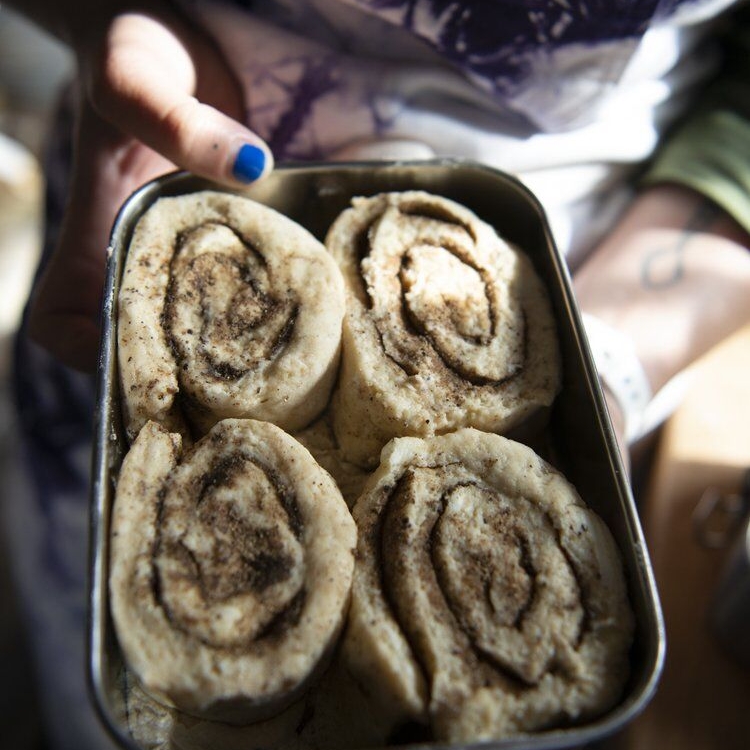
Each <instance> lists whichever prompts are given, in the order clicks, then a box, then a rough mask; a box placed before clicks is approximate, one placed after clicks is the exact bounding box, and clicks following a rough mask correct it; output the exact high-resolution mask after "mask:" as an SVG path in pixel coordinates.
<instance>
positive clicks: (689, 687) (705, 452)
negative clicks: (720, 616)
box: [612, 325, 750, 750]
mask: <svg viewBox="0 0 750 750" xmlns="http://www.w3.org/2000/svg"><path fill="white" fill-rule="evenodd" d="M748 468H750V325H749V326H747V327H746V328H745V329H743V330H742V331H741V332H740V333H739V334H736V335H735V336H733V337H732V338H731V339H729V340H728V341H727V342H725V343H724V344H722V345H721V346H720V347H719V348H718V349H716V350H714V351H713V352H712V353H711V354H710V355H709V356H708V357H707V358H705V359H704V360H703V361H702V362H701V363H700V365H699V366H698V367H697V368H696V372H695V380H694V381H693V382H692V384H691V387H690V392H689V394H688V397H687V400H686V401H685V403H684V404H683V405H682V406H681V407H680V409H679V410H678V411H677V412H676V413H675V414H674V416H673V417H672V418H671V419H670V420H669V422H668V423H667V424H666V425H665V427H664V429H663V432H662V436H661V438H660V441H659V445H658V447H657V449H656V455H655V459H654V466H653V469H652V472H651V475H650V480H649V483H648V486H647V488H646V490H645V493H644V497H643V499H642V501H641V508H642V510H641V513H642V519H643V524H644V531H645V534H646V539H647V542H648V547H649V550H650V554H651V559H652V562H653V565H654V572H655V575H656V580H657V585H658V588H659V593H660V597H661V601H662V606H663V609H664V618H665V623H666V630H667V658H666V663H665V669H664V673H663V677H662V680H661V682H660V686H659V689H658V691H657V693H656V696H655V697H654V699H653V701H652V702H651V703H650V704H649V706H648V707H647V708H646V710H645V711H644V713H643V714H642V715H641V716H640V717H639V718H638V719H636V720H635V721H634V722H633V723H632V724H631V725H630V727H629V728H628V730H627V731H626V732H625V733H624V734H623V735H622V736H620V737H618V738H616V740H617V741H614V742H612V746H618V747H619V746H620V745H623V746H624V747H627V748H634V749H635V748H638V750H651V749H652V748H653V749H654V750H656V749H657V748H658V749H659V750H672V749H673V748H674V750H677V749H679V750H707V749H708V748H717V749H718V748H721V750H735V749H736V750H740V748H742V750H745V749H746V748H750V669H743V668H742V667H740V666H739V665H738V664H737V663H735V662H734V661H733V660H732V659H731V658H729V657H728V655H727V654H726V653H724V652H723V651H722V649H721V648H720V646H719V645H718V643H717V641H716V640H715V638H714V637H713V635H712V633H711V630H710V628H709V625H708V614H709V611H710V606H711V599H712V596H713V593H714V590H715V587H716V584H717V580H718V579H719V577H720V575H721V571H722V568H723V565H724V562H725V559H726V556H727V555H726V552H724V551H721V550H711V549H706V548H704V547H702V546H701V545H700V544H698V543H697V541H696V540H695V535H694V533H693V524H692V515H693V510H694V508H695V506H696V504H697V502H698V500H699V499H700V497H701V494H702V493H703V491H704V490H705V488H706V487H709V486H713V487H716V488H717V489H719V490H722V491H724V492H727V493H736V492H738V491H739V488H740V486H741V482H742V477H743V475H744V472H745V471H746V470H747V469H748ZM748 628H750V622H749V623H748Z"/></svg>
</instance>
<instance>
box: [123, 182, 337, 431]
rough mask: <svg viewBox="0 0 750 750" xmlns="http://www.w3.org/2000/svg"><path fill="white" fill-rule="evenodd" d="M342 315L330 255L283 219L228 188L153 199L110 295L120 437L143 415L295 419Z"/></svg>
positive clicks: (306, 405)
mask: <svg viewBox="0 0 750 750" xmlns="http://www.w3.org/2000/svg"><path fill="white" fill-rule="evenodd" d="M343 314H344V292H343V282H342V279H341V275H340V273H339V271H338V269H337V268H336V266H335V263H333V262H332V260H331V258H330V257H329V255H328V253H327V252H326V250H325V248H324V247H323V246H322V245H321V244H320V243H318V242H317V240H315V239H314V238H313V237H312V235H310V234H309V233H308V232H307V231H306V230H304V229H303V228H302V227H300V226H299V225H297V224H296V223H294V222H292V221H291V220H290V219H288V218H286V217H284V216H282V215H281V214H278V213H277V212H276V211H274V210H272V209H270V208H268V207H266V206H262V205H260V204H257V203H255V202H253V201H250V200H249V199H246V198H242V197H240V196H235V195H230V194H228V193H218V192H211V191H206V192H202V193H193V194H187V195H181V196H177V197H174V198H162V199H160V200H159V201H157V202H156V203H155V204H154V205H153V206H152V207H151V208H150V209H149V210H148V211H147V212H146V213H145V214H144V216H143V217H142V218H141V220H140V221H139V223H138V225H137V226H136V229H135V232H134V235H133V239H132V242H131V244H130V247H129V250H128V255H127V259H126V267H125V271H124V275H123V280H122V284H121V289H120V296H119V325H118V336H119V342H118V343H119V362H120V373H121V381H122V393H123V398H124V402H125V406H126V416H127V422H128V430H129V433H130V436H131V438H132V437H134V436H135V435H136V434H137V432H138V430H139V429H140V428H141V427H142V426H143V424H145V422H146V421H147V420H148V419H154V420H157V421H159V422H161V423H164V424H165V425H167V426H176V425H178V424H179V422H180V418H185V417H187V419H188V421H189V422H190V423H191V425H192V426H193V428H194V429H196V430H197V431H198V432H199V433H202V432H204V431H205V430H207V429H208V428H209V427H210V426H211V425H212V424H214V423H215V422H216V421H218V420H219V419H223V418H226V417H252V418H256V419H263V420H267V421H271V422H274V423H275V424H278V425H280V426H281V427H282V428H284V429H286V430H294V429H300V428H302V427H304V426H305V425H307V424H308V423H309V422H311V421H312V420H313V419H314V417H315V416H317V415H318V414H319V413H320V412H321V411H322V410H323V409H324V408H325V406H326V405H327V403H328V399H329V396H330V391H331V387H332V385H333V379H334V377H335V375H336V371H337V367H338V355H339V346H340V340H341V321H342V318H343Z"/></svg>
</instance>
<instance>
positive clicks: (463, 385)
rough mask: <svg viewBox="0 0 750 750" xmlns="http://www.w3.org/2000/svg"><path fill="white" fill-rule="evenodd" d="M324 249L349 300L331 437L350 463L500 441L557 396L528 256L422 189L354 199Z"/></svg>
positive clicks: (550, 325)
mask: <svg viewBox="0 0 750 750" xmlns="http://www.w3.org/2000/svg"><path fill="white" fill-rule="evenodd" d="M326 245H327V247H328V248H329V250H330V251H331V253H332V254H333V256H334V257H335V258H336V260H337V262H338V263H339V267H340V268H341V270H342V272H343V274H344V279H345V281H346V284H347V288H348V291H349V298H348V302H347V314H346V319H345V323H344V348H343V361H342V377H341V379H340V388H339V390H338V392H337V394H336V397H335V402H334V428H335V430H336V434H337V436H338V438H339V442H340V443H341V445H342V446H343V447H344V450H345V451H347V452H348V457H349V458H350V460H352V461H355V462H357V463H360V464H363V465H373V464H375V463H376V462H377V454H378V452H379V450H380V448H381V447H382V445H383V444H385V442H387V441H388V440H389V439H390V438H392V437H396V436H403V435H414V436H427V435H431V434H440V433H443V432H446V431H448V430H452V429H456V428H459V427H463V426H473V427H477V428H481V429H484V430H487V431H492V432H503V431H506V430H507V429H509V428H511V427H513V426H514V425H516V424H518V423H519V422H521V421H522V420H524V419H525V418H526V417H527V416H529V415H530V414H531V413H533V412H534V411H536V410H537V409H539V408H540V407H543V406H547V405H549V404H550V403H551V402H552V400H553V399H554V396H555V395H556V393H557V391H558V389H559V378H560V374H559V371H560V364H559V352H558V344H557V338H556V329H555V325H554V320H553V317H552V312H551V309H550V306H549V302H548V299H547V295H546V291H545V289H544V287H543V285H542V282H541V281H540V279H539V278H538V276H537V275H536V273H535V271H534V269H533V266H532V264H531V262H530V261H529V259H528V258H527V257H526V256H525V255H524V254H522V253H520V252H519V251H518V250H516V249H514V248H512V247H511V246H509V245H508V244H507V243H506V242H504V241H503V240H501V239H500V238H499V237H498V235H497V234H496V232H495V231H494V229H493V228H492V227H490V226H489V225H488V224H486V223H484V222H483V221H481V220H480V219H479V218H478V217H477V216H475V215H474V214H473V213H472V212H470V211H469V210H468V209H466V208H465V207H463V206H460V205H459V204H457V203H455V202H453V201H449V200H447V199H445V198H442V197H439V196H434V195H430V194H427V193H424V192H418V191H411V192H405V193H386V194H382V195H378V196H374V197H372V198H367V199H357V200H355V201H354V203H353V206H352V207H351V208H350V209H348V210H347V211H345V212H344V213H343V214H342V215H341V216H340V217H339V218H338V219H337V221H336V222H335V223H334V225H333V226H332V227H331V230H330V231H329V233H328V236H327V238H326Z"/></svg>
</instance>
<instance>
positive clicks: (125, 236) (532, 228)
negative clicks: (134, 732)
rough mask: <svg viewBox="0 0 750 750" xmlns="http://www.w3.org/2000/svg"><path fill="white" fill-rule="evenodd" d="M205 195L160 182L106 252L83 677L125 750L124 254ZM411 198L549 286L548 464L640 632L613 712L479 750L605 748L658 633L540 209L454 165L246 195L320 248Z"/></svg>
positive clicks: (637, 531)
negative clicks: (118, 612) (365, 213)
mask: <svg viewBox="0 0 750 750" xmlns="http://www.w3.org/2000/svg"><path fill="white" fill-rule="evenodd" d="M203 189H219V188H217V186H215V185H212V184H211V183H208V182H207V181H205V180H203V179H200V178H197V177H195V176H192V175H188V174H185V173H174V174H171V175H167V176H165V177H163V178H160V179H158V180H156V181H154V182H151V183H149V184H147V185H145V186H144V187H143V188H141V189H140V190H138V191H137V192H136V193H134V194H133V196H132V197H131V198H130V199H129V200H128V201H127V203H126V204H125V205H124V206H123V208H122V210H121V212H120V214H119V216H118V217H117V219H116V221H115V224H114V227H113V230H112V236H111V243H110V247H109V248H108V269H107V279H106V288H105V297H104V306H103V338H102V347H101V352H100V359H99V395H98V401H97V411H96V415H95V446H94V455H93V476H92V490H91V492H92V497H91V570H90V602H89V603H90V611H89V618H90V619H89V665H88V666H89V678H90V687H91V692H92V697H93V701H94V704H95V706H96V708H97V710H98V712H99V714H100V716H101V719H102V721H103V723H104V725H105V726H106V727H107V728H108V730H109V731H110V733H111V734H112V736H113V738H114V739H115V740H116V742H117V743H118V744H119V745H120V746H121V747H123V748H132V750H138V747H137V745H136V744H135V743H134V742H133V740H132V739H131V738H130V737H129V734H128V730H127V724H126V717H125V708H124V700H123V692H122V689H121V688H122V660H121V655H120V651H119V648H118V645H117V640H116V637H115V635H114V632H113V627H112V621H111V619H110V615H109V607H108V588H107V576H108V563H107V561H108V558H109V548H108V529H109V518H110V509H111V505H112V501H113V496H114V482H115V478H116V475H117V471H118V467H119V465H120V461H121V459H122V455H123V452H124V447H125V440H124V435H123V430H122V425H121V418H120V405H119V396H118V377H117V353H116V333H115V326H116V321H117V293H118V286H119V280H120V276H121V273H122V267H123V262H124V258H125V254H126V252H127V248H128V244H129V242H130V238H131V235H132V232H133V228H134V226H135V224H136V222H137V221H138V219H139V218H140V216H141V215H142V214H143V213H144V212H145V211H146V209H148V208H149V206H150V205H151V204H152V203H153V202H154V201H155V200H156V199H158V198H160V197H162V196H168V195H177V194H183V193H189V192H195V191H197V190H203ZM410 189H421V190H427V191H429V192H432V193H436V194H440V195H444V196H446V197H448V198H452V199H454V200H456V201H458V202H460V203H462V204H464V205H466V206H468V207H469V208H471V209H472V210H473V211H475V212H476V213H477V214H478V215H479V216H480V217H481V218H483V219H484V220H485V221H487V222H489V223H490V224H493V225H494V226H495V227H496V229H497V230H498V232H499V233H500V234H501V235H502V236H503V237H505V238H506V239H507V240H509V241H510V242H513V243H515V244H517V245H518V246H519V247H521V248H522V249H523V250H524V251H525V252H526V253H528V255H529V256H530V257H531V259H532V261H533V262H534V264H535V266H536V268H537V271H538V272H539V273H540V275H541V276H542V278H543V279H544V281H545V282H546V284H547V287H548V289H549V292H550V295H551V299H552V305H553V308H554V311H555V315H556V318H557V321H558V326H559V334H560V342H561V348H562V355H563V373H564V374H563V388H562V392H561V394H560V395H559V396H558V399H557V401H556V404H555V406H554V408H553V410H552V415H551V419H550V427H549V429H550V439H551V440H552V443H553V446H554V450H555V456H556V458H557V457H558V456H559V460H558V461H556V463H557V464H558V468H559V469H560V470H562V471H563V472H564V473H565V474H566V476H567V477H568V479H569V480H570V481H571V482H572V483H573V484H574V485H575V486H576V487H577V489H578V491H579V492H580V494H581V496H582V497H583V499H584V500H585V501H586V503H587V504H588V505H589V506H590V507H591V508H593V509H594V510H595V511H596V512H597V513H599V514H600V515H601V516H602V518H603V519H604V520H605V521H606V523H607V524H608V525H609V528H610V529H611V530H612V533H613V534H614V536H615V538H616V540H617V542H618V544H619V546H620V550H621V551H622V554H623V557H624V564H625V569H626V575H627V579H628V585H629V591H630V597H631V601H632V604H633V607H634V610H635V615H636V621H637V624H636V633H635V642H634V645H633V648H632V656H631V662H632V667H631V677H630V680H629V682H628V684H627V687H626V691H625V694H624V696H623V698H622V700H621V702H620V703H619V704H618V705H617V706H616V707H615V708H614V709H612V710H611V711H610V712H608V713H607V714H606V715H604V716H602V717H600V718H598V719H596V720H595V721H592V722H590V723H587V724H585V725H582V726H575V727H571V728H565V729H556V730H553V731H548V732H541V733H538V734H534V735H526V736H522V737H515V738H512V739H508V740H499V741H490V742H484V743H482V744H481V747H482V748H493V749H494V748H498V749H500V748H502V749H503V750H505V749H506V748H514V749H515V748H519V749H520V748H524V749H527V750H542V749H543V748H544V749H547V748H567V747H572V746H580V745H585V744H587V743H590V742H593V741H597V740H601V739H602V738H604V737H606V736H608V735H611V734H612V733H614V732H616V731H617V730H619V729H621V728H622V727H623V726H624V725H625V724H627V722H629V721H630V720H631V719H632V718H633V717H635V716H636V715H637V714H638V713H639V712H640V711H641V709H642V708H643V707H644V706H645V705H646V704H647V703H648V701H649V700H650V698H651V696H652V695H653V692H654V690H655V687H656V683H657V681H658V678H659V674H660V671H661V667H662V663H663V658H664V649H665V638H664V626H663V622H662V618H661V611H660V607H659V602H658V598H657V594H656V588H655V585H654V580H653V574H652V570H651V566H650V562H649V559H648V554H647V551H646V547H645V543H644V540H643V535H642V531H641V528H640V523H639V520H638V517H637V513H636V509H635V504H634V501H633V497H632V494H631V491H630V487H629V484H628V481H627V477H626V475H625V472H624V470H623V466H622V463H621V460H620V457H619V452H618V450H617V446H616V442H615V437H614V433H613V430H612V427H611V423H610V421H609V417H608V414H607V410H606V406H605V402H604V398H603V396H602V392H601V389H600V387H599V382H598V378H597V376H596V370H595V367H594V364H593V360H592V358H591V353H590V351H589V348H588V345H587V342H586V338H585V334H584V330H583V326H582V324H581V319H580V316H579V313H578V310H577V307H576V303H575V300H574V298H573V294H572V291H571V283H570V278H569V275H568V271H567V267H566V265H565V263H564V261H563V259H562V258H561V257H560V255H559V253H558V252H557V250H556V248H555V245H554V242H553V240H552V237H551V234H550V231H549V227H548V225H547V222H546V219H545V216H544V212H543V210H542V208H541V206H540V205H539V203H538V201H537V200H536V199H535V198H534V196H533V195H531V194H530V192H529V191H528V190H527V189H526V188H525V187H524V186H523V185H522V184H521V183H520V182H519V181H518V180H516V179H514V178H513V177H511V176H509V175H507V174H504V173H502V172H499V171H497V170H494V169H490V168H488V167H484V166H481V165H479V164H475V163H471V162H464V161H454V160H438V161H429V162H417V163H404V162H396V163H383V162H377V163H346V164H333V165H332V164H325V165H324V164H305V165H299V166H298V165H282V166H279V167H277V168H276V169H275V171H274V172H273V173H272V174H271V175H270V176H269V177H268V178H266V179H264V180H263V181H262V182H261V183H259V184H257V185H253V186H251V187H249V188H248V189H247V190H245V191H243V194H245V195H247V196H248V197H250V198H253V199H255V200H257V201H260V202H261V203H265V204H267V205H269V206H272V207H273V208H275V209H277V210H279V211H281V212H282V213H284V214H286V215H287V216H289V217H290V218H292V219H294V220H295V221H297V222H298V223H300V224H302V225H303V226H305V227H307V228H308V229H309V230H310V231H311V232H312V233H313V234H314V235H316V236H317V237H318V238H320V239H322V238H323V237H324V235H325V232H326V230H327V228H328V227H329V225H330V224H331V222H332V221H333V219H334V218H335V217H336V216H337V215H338V214H339V212H340V211H342V210H343V209H344V208H346V207H347V205H348V204H349V201H350V198H351V197H352V196H355V195H371V194H374V193H379V192H384V191H400V190H410ZM428 747H429V748H431V749H434V748H437V747H438V746H437V745H429V746H428ZM462 747H466V748H472V747H477V748H478V747H480V745H479V744H477V745H472V744H469V745H465V746H462ZM212 750H214V749H212ZM215 750H220V748H216V749H215Z"/></svg>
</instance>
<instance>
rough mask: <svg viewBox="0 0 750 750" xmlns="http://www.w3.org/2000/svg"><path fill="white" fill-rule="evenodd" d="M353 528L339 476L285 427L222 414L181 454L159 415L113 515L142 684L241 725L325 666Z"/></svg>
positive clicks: (339, 618) (129, 460)
mask: <svg viewBox="0 0 750 750" xmlns="http://www.w3.org/2000/svg"><path fill="white" fill-rule="evenodd" d="M355 541H356V530H355V527H354V523H353V521H352V519H351V516H350V514H349V511H348V509H347V507H346V504H345V503H344V501H343V498H342V497H341V495H340V493H339V492H338V490H337V488H336V486H335V484H334V482H333V480H332V479H331V478H330V477H329V476H328V474H326V472H324V471H323V470H322V469H320V467H319V466H318V465H317V464H316V463H315V462H314V460H313V459H312V457H311V456H310V454H309V453H308V452H307V451H306V450H305V449H304V448H303V447H302V446H301V445H300V444H299V443H297V442H296V441H295V440H294V439H292V438H291V437H290V436H288V435H287V434H285V433H283V432H282V431H281V430H280V429H278V428H277V427H275V426H273V425H271V424H268V423H262V422H255V421H253V420H224V421H222V422H220V423H218V424H217V425H216V426H215V427H214V428H212V430H211V431H210V432H209V433H208V434H207V435H206V436H205V437H204V438H203V439H202V440H201V441H199V442H198V443H197V444H196V445H195V446H194V447H193V448H192V449H191V450H190V451H189V452H187V453H186V454H185V455H180V450H179V436H177V435H176V434H171V433H167V432H166V431H165V430H164V429H163V428H161V427H160V426H158V425H157V424H156V423H154V422H149V423H148V424H147V425H146V426H145V427H144V428H143V430H142V431H141V433H140V434H139V436H138V438H137V439H136V441H135V443H134V444H133V446H132V448H131V450H130V452H129V453H128V454H127V456H126V457H125V460H124V462H123V466H122V470H121V473H120V478H119V483H118V488H117V494H116V499H115V505H114V511H113V525H112V549H111V578H110V587H111V603H112V613H113V618H114V622H115V626H116V630H117V634H118V639H119V641H120V644H121V647H122V650H123V653H124V655H125V658H126V661H127V663H128V665H129V666H130V667H131V669H132V670H133V671H134V672H135V674H136V675H137V676H138V678H139V680H140V681H141V682H142V684H143V685H144V688H145V689H146V690H147V691H148V692H150V693H153V694H154V695H156V696H157V697H160V698H161V699H163V700H166V701H167V702H168V703H171V704H172V705H174V706H176V707H177V708H180V709H181V710H183V711H185V712H187V713H192V714H195V715H199V716H204V717H207V718H220V719H222V720H225V721H246V720H248V719H252V720H254V719H257V718H258V717H262V716H264V715H267V714H269V713H274V712H277V711H278V710H280V709H281V708H283V707H284V706H285V705H287V704H289V703H290V702H291V701H292V700H293V699H294V698H295V697H297V696H298V695H299V693H300V691H301V690H302V689H303V688H304V687H305V686H306V685H307V683H308V682H309V681H310V679H312V678H313V677H314V676H315V675H316V674H317V672H318V671H319V670H320V669H321V668H322V665H323V662H324V660H325V657H326V655H327V653H328V652H329V651H330V649H331V647H332V644H333V643H334V641H335V640H336V638H337V636H338V633H339V630H340V628H341V625H342V622H343V618H344V615H345V610H346V606H347V604H348V597H349V590H350V585H351V577H352V570H353V566H354V560H353V548H354V544H355Z"/></svg>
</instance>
